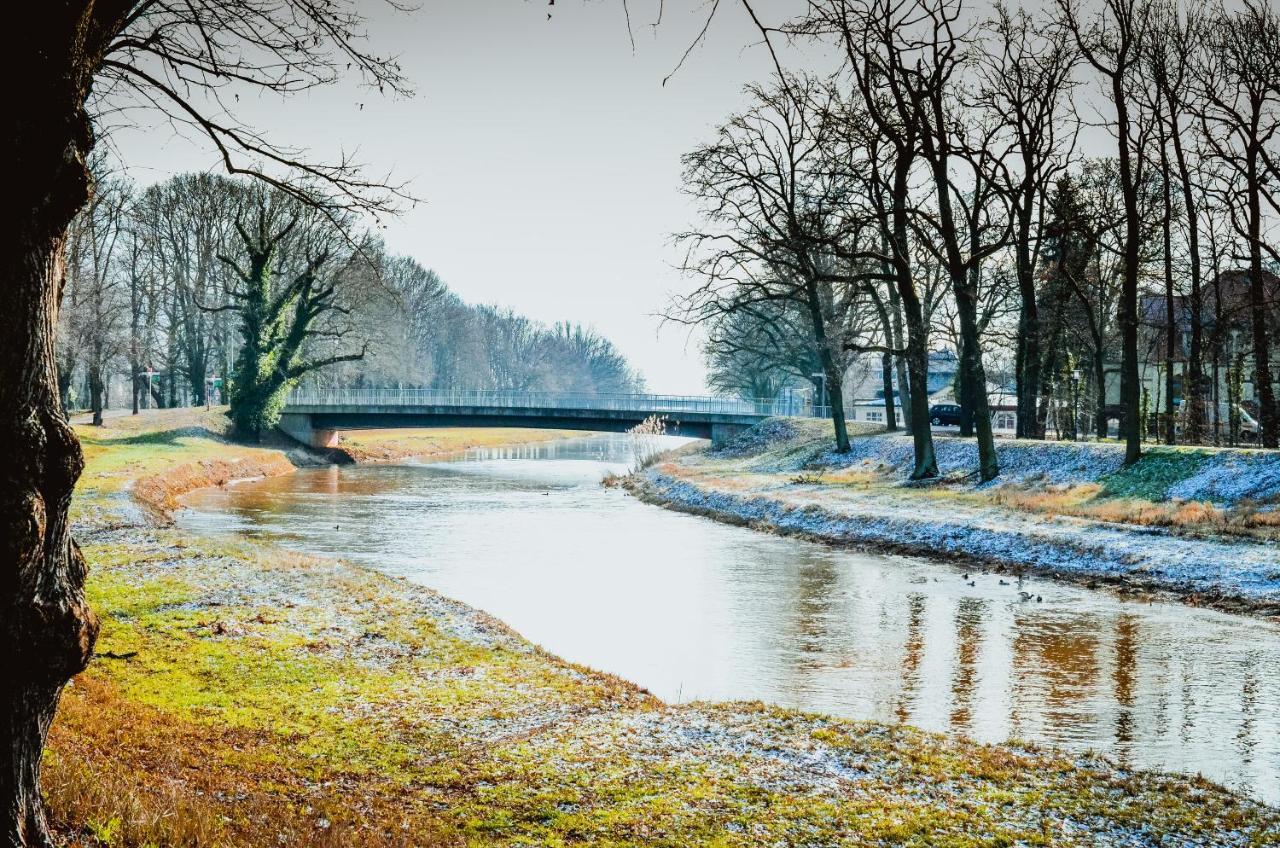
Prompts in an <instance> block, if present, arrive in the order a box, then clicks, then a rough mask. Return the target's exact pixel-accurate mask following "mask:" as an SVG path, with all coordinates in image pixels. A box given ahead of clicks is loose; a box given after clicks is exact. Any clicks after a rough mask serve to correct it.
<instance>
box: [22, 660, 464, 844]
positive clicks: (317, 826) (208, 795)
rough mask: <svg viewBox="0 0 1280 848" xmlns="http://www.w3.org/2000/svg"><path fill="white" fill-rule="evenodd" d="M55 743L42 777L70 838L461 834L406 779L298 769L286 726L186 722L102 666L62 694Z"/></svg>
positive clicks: (185, 840)
mask: <svg viewBox="0 0 1280 848" xmlns="http://www.w3.org/2000/svg"><path fill="white" fill-rule="evenodd" d="M49 748H50V752H49V754H48V755H47V756H46V758H45V763H44V769H43V772H44V773H43V781H42V784H43V786H44V790H45V795H46V798H47V801H48V809H49V810H50V811H51V813H52V814H54V816H55V818H54V820H53V821H52V822H51V823H52V824H53V826H54V827H55V829H56V830H57V831H58V832H59V833H61V834H62V835H63V836H64V838H65V839H66V844H67V845H69V846H85V847H86V848H89V846H95V847H96V846H100V845H110V846H113V848H116V847H117V846H119V847H120V848H143V846H182V848H187V847H188V846H190V848H197V846H198V847H199V848H204V846H209V848H240V847H241V846H261V845H278V846H286V848H287V847H288V846H298V847H299V848H301V847H302V846H307V848H312V846H314V848H336V846H354V845H360V846H369V847H370V848H403V846H410V845H413V846H445V845H456V844H458V840H457V839H456V838H452V839H451V838H446V837H445V836H443V835H442V833H443V830H442V827H441V824H440V823H439V822H438V821H437V820H436V819H435V817H434V816H433V815H432V811H431V810H430V809H426V808H424V806H423V804H422V801H421V795H418V796H417V797H414V795H413V794H412V793H411V792H410V791H409V790H407V789H406V787H402V786H396V785H394V784H392V783H390V782H389V781H388V782H380V781H377V780H371V779H370V778H369V777H368V776H362V777H361V778H360V779H359V780H348V779H343V778H341V777H339V778H338V779H337V780H318V781H315V782H312V781H309V780H306V779H300V777H299V775H300V774H303V775H305V771H300V770H299V769H298V768H297V767H296V763H295V764H292V767H291V766H290V764H289V763H288V761H289V760H290V759H291V757H290V755H289V753H288V745H287V741H286V740H282V739H281V738H280V737H279V736H278V735H277V734H273V733H270V732H265V731H254V730H245V729H240V728H227V727H217V726H211V725H203V724H196V723H193V722H190V721H185V720H183V719H181V718H178V717H175V716H173V715H171V714H167V713H165V712H162V711H160V710H156V709H153V708H150V707H147V706H144V705H139V704H138V703H136V702H132V701H130V700H127V699H124V698H121V697H119V695H118V693H117V692H116V691H115V689H114V687H113V686H112V685H111V684H110V683H109V682H107V681H105V680H103V679H101V678H100V677H99V675H98V674H96V673H95V672H94V671H90V672H87V673H86V674H84V675H81V676H80V677H79V678H77V679H76V682H75V685H74V686H73V687H71V688H70V689H69V690H68V691H67V694H66V695H65V696H64V698H63V702H62V706H61V708H60V710H59V712H58V718H57V721H56V723H55V725H54V728H53V732H52V734H51V736H50V746H49Z"/></svg>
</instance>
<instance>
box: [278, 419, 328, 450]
mask: <svg viewBox="0 0 1280 848" xmlns="http://www.w3.org/2000/svg"><path fill="white" fill-rule="evenodd" d="M276 426H277V427H279V428H280V430H281V431H282V432H283V433H284V434H285V435H286V436H289V437H290V438H292V439H295V440H297V441H299V442H302V443H303V444H304V445H308V446H310V447H313V448H336V447H337V446H338V431H337V430H332V429H328V428H319V429H317V428H316V427H314V426H313V425H312V422H311V416H310V415H309V414H307V413H304V412H286V413H283V414H282V415H281V416H280V423H279V424H277V425H276Z"/></svg>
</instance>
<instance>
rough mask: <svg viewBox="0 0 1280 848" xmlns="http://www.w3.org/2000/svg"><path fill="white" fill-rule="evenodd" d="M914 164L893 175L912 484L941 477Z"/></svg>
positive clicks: (904, 163)
mask: <svg viewBox="0 0 1280 848" xmlns="http://www.w3.org/2000/svg"><path fill="white" fill-rule="evenodd" d="M910 170H911V161H910V159H908V158H906V157H901V158H899V160H898V161H897V162H896V163H895V166H894V173H893V265H894V278H895V279H894V283H895V287H896V290H897V296H898V300H899V303H900V304H901V306H902V314H903V317H904V318H905V320H906V325H907V328H906V329H907V340H906V352H907V355H906V357H905V359H906V360H907V378H908V379H907V383H906V385H907V386H908V391H909V392H910V396H909V397H908V398H907V402H906V403H905V404H904V405H903V410H904V411H907V410H909V412H906V418H907V426H908V427H910V428H911V442H912V447H913V449H914V452H915V467H914V468H912V470H911V479H912V480H925V479H928V478H931V477H937V476H938V457H937V454H935V453H934V449H933V430H932V429H931V425H930V423H929V328H928V327H927V326H926V325H925V320H924V306H923V304H921V302H920V296H919V293H918V292H917V291H916V286H915V280H913V279H912V276H911V263H910V260H909V259H908V257H909V256H910V242H909V241H908V239H907V218H908V215H909V214H910V211H909V208H908V204H909V202H910V189H909V183H908V180H909V177H910Z"/></svg>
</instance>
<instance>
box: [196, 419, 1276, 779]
mask: <svg viewBox="0 0 1280 848" xmlns="http://www.w3.org/2000/svg"><path fill="white" fill-rule="evenodd" d="M630 450H631V443H630V441H629V439H628V438H627V437H624V436H591V437H585V438H581V439H573V440H567V441H562V442H552V443H545V444H541V445H531V446H526V447H518V448H510V449H492V450H481V451H472V452H468V453H467V454H465V455H460V456H458V457H453V458H449V459H447V460H444V461H430V462H404V463H401V464H394V465H390V464H387V465H382V464H379V465H361V466H345V467H328V468H319V469H304V470H301V471H299V472H298V473H296V474H291V475H288V476H284V477H277V478H272V479H268V480H259V481H251V482H245V483H240V484H236V485H233V486H230V487H227V488H225V489H212V490H206V491H202V492H198V493H195V494H193V495H192V496H190V497H189V498H188V499H187V506H188V507H190V508H189V509H187V510H184V511H183V512H182V513H181V514H180V516H179V522H180V523H181V524H182V525H183V526H185V527H188V528H191V529H192V530H195V531H199V532H202V533H228V532H231V533H242V534H246V535H249V536H254V537H260V538H267V539H270V540H273V541H275V542H277V543H280V544H282V545H284V546H287V547H290V548H295V549H298V550H303V551H308V552H312V553H317V554H325V555H334V556H342V557H344V558H347V559H349V560H352V561H356V562H360V563H363V564H366V565H368V566H371V567H373V568H376V569H378V570H380V571H383V572H386V573H388V574H392V575H397V576H402V577H405V578H407V579H409V580H411V581H414V582H416V583H420V584H422V585H424V586H429V587H431V588H432V589H436V590H438V591H440V592H442V593H443V594H445V595H448V596H451V597H454V598H457V599H459V600H462V601H464V602H466V603H468V604H471V605H473V606H476V607H479V608H481V609H484V610H486V611H488V612H490V613H492V614H493V615H495V616H497V617H498V618H500V619H502V620H503V621H505V622H507V623H508V624H510V625H511V626H512V627H514V628H515V629H516V630H517V631H519V632H520V633H521V634H523V635H524V636H525V637H527V638H529V639H530V640H532V641H534V642H536V643H538V644H540V645H542V646H544V647H545V648H547V649H548V650H549V651H551V652H553V653H555V654H557V655H559V656H562V657H564V658H566V659H569V660H572V661H574V662H579V663H584V664H586V665H589V666H593V667H595V668H599V669H602V670H605V671H609V672H612V673H614V674H617V675H620V676H622V677H625V678H627V679H629V680H632V681H634V682H636V683H639V684H640V685H642V686H644V687H646V688H647V689H649V690H650V691H651V692H653V693H654V694H655V695H657V696H659V697H661V698H663V699H665V700H667V701H672V702H678V701H688V700H699V699H703V700H728V699H746V700H762V701H767V702H772V703H776V704H781V705H784V706H788V707H798V708H801V709H805V710H814V711H820V712H826V713H834V714H837V715H841V716H848V717H852V718H857V719H873V720H877V721H900V722H907V723H910V724H913V725H916V726H919V727H923V728H926V729H929V730H936V731H942V732H947V733H961V734H965V735H968V736H970V737H973V738H975V739H979V740H982V741H1003V740H1006V739H1022V740H1028V741H1033V742H1039V743H1045V744H1049V745H1054V746H1058V747H1062V748H1065V749H1069V750H1074V751H1083V750H1093V751H1098V752H1101V753H1104V754H1107V755H1109V756H1111V757H1112V758H1114V759H1115V760H1116V761H1118V762H1120V763H1122V764H1125V765H1129V766H1133V767H1139V768H1157V769H1162V770H1173V771H1182V772H1187V773H1201V774H1203V775H1205V776H1206V777H1209V778H1211V779H1213V780H1215V781H1218V782H1220V783H1223V784H1226V785H1228V786H1231V787H1234V788H1238V789H1241V790H1243V791H1245V792H1248V793H1249V794H1251V795H1253V796H1255V797H1258V798H1261V799H1262V800H1264V801H1267V802H1269V803H1272V804H1276V803H1280V627H1277V626H1276V625H1274V624H1272V623H1268V622H1264V621H1260V620H1255V619H1250V618H1246V617H1239V616H1231V615H1226V614H1221V613H1216V612H1212V611H1208V610H1199V609H1193V608H1190V607H1186V606H1183V605H1179V604H1171V603H1149V602H1146V601H1133V600H1125V599H1122V598H1119V597H1116V596H1115V595H1112V594H1110V593H1107V592H1097V591H1089V590H1086V589H1079V588H1075V587H1072V586H1068V585H1064V584H1060V583H1056V582H1053V581H1049V580H1042V579H1031V578H1027V579H1023V580H1018V579H1016V578H1006V577H1003V576H1001V575H998V574H994V573H991V574H984V573H980V572H976V571H975V572H972V573H969V574H968V578H967V579H966V578H965V576H964V573H965V569H961V568H958V567H954V566H950V565H945V564H939V563H934V562H928V561H925V560H920V559H914V558H910V557H900V556H883V555H876V554H864V553H854V552H849V551H842V550H836V549H831V548H828V547H825V546H821V545H817V544H811V543H808V542H802V541H798V540H794V539H782V538H776V537H773V536H770V535H768V534H765V533H759V532H755V531H752V530H748V529H745V528H741V527H731V526H727V525H722V524H717V523H715V522H712V521H709V520H706V519H702V518H695V517H692V516H688V515H682V514H678V513H674V512H670V511H667V510H663V509H660V508H658V507H654V506H649V505H646V504H642V503H640V502H638V501H636V500H635V499H633V498H631V497H630V496H628V495H626V494H624V493H622V492H620V491H617V490H610V489H605V488H603V487H602V486H601V485H600V480H601V478H602V477H603V476H604V474H605V473H606V472H608V471H621V470H624V469H625V468H626V467H627V465H628V463H629V462H630ZM971 583H972V585H970V584H971Z"/></svg>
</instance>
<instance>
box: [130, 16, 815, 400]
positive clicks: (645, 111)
mask: <svg viewBox="0 0 1280 848" xmlns="http://www.w3.org/2000/svg"><path fill="white" fill-rule="evenodd" d="M361 2H362V4H363V3H364V0H361ZM658 5H659V2H658V0H631V2H630V6H631V12H632V32H633V34H634V36H635V41H636V49H635V52H634V53H633V52H632V49H631V45H630V43H629V41H628V34H627V27H626V23H625V20H624V17H623V6H622V3H621V1H620V0H594V2H584V0H560V2H559V3H557V4H556V5H555V6H554V7H552V8H550V9H549V7H548V6H547V4H546V3H545V2H544V0H530V2H522V0H424V2H423V4H422V8H421V9H419V10H418V11H416V12H413V13H409V14H400V13H395V12H392V11H391V10H390V9H388V8H387V7H386V5H385V4H383V3H381V2H376V1H374V0H371V1H370V2H368V3H367V7H368V10H369V17H370V35H371V46H372V47H373V48H374V50H375V52H379V53H397V54H399V56H400V60H401V63H402V65H403V68H404V71H405V72H406V74H407V76H408V77H409V78H410V79H411V80H412V82H413V84H414V85H415V87H416V89H417V91H416V96H415V97H413V98H412V99H384V98H381V97H380V96H379V95H378V94H376V93H370V92H366V91H363V90H360V89H357V88H355V87H354V86H346V85H343V86H339V87H333V88H328V89H324V90H319V91H316V92H313V93H311V94H308V95H303V96H299V97H295V98H292V99H290V100H288V101H286V102H281V101H279V100H275V99H271V100H261V101H251V100H249V99H248V98H247V97H244V96H242V99H241V112H240V114H241V116H242V117H243V118H244V119H246V120H248V121H250V122H252V123H254V124H255V125H256V126H257V127H259V128H261V129H263V130H266V131H267V132H269V133H270V134H271V136H272V138H273V140H276V141H282V142H285V143H288V144H294V145H298V146H303V147H307V148H309V149H310V150H311V151H312V152H313V154H314V155H316V156H319V157H323V156H324V155H325V154H326V153H332V152H334V151H338V150H347V151H352V150H356V151H357V153H358V156H357V158H358V159H360V160H361V161H362V162H365V163H368V164H369V165H370V171H371V172H373V173H382V172H385V171H388V170H390V171H392V172H393V173H394V175H395V177H396V178H397V179H400V180H408V181H410V190H411V191H412V192H413V194H414V195H416V196H418V197H421V198H423V199H424V201H425V202H424V203H422V204H420V205H418V206H417V207H416V208H413V209H406V210H405V211H404V213H403V215H402V216H401V217H399V218H398V219H397V220H393V221H390V222H388V226H387V228H386V230H385V233H384V235H385V237H386V239H387V242H388V245H389V247H390V248H391V249H392V250H394V251H396V252H398V253H406V254H410V255H412V256H414V257H415V258H417V259H418V260H419V261H420V262H421V263H422V264H423V265H426V266H428V267H431V268H434V269H436V271H437V272H439V274H440V275H441V277H442V278H443V279H444V280H445V281H446V282H447V283H448V284H449V286H450V287H452V288H453V290H454V291H456V292H457V293H458V294H459V295H461V296H462V297H463V298H465V299H467V300H469V301H473V302H483V303H498V304H502V305H504V306H510V307H512V308H514V309H516V310H517V311H519V312H522V313H524V314H526V315H529V316H530V317H532V318H535V319H538V320H541V321H546V322H552V321H556V320H562V319H567V320H570V321H577V322H581V323H584V324H589V325H591V326H594V327H595V328H596V329H598V330H599V331H600V332H602V333H603V334H605V335H606V336H608V337H609V338H611V339H613V340H614V341H615V342H616V343H617V344H618V345H619V346H620V347H621V348H622V350H623V352H624V353H625V354H626V355H627V357H628V358H629V359H630V361H631V363H632V365H633V366H635V367H637V368H639V369H640V370H641V371H642V372H643V373H644V374H645V376H646V378H647V380H648V385H649V390H650V391H654V392H673V393H701V392H704V391H705V384H704V377H705V374H704V369H703V365H702V357H701V354H700V352H699V350H698V337H697V336H694V337H692V338H690V336H689V331H688V330H687V329H685V328H681V327H676V326H668V327H666V328H664V329H662V330H661V332H660V331H659V319H658V318H657V317H656V316H655V313H657V312H660V311H661V310H662V309H663V308H664V307H665V306H666V305H667V303H668V302H669V296H670V294H671V293H672V292H675V291H679V290H683V289H687V288H688V287H689V286H690V285H692V283H691V281H688V280H686V279H685V278H683V277H682V276H681V275H680V273H679V272H678V271H676V270H675V268H674V266H675V264H676V263H677V262H678V259H679V254H678V250H677V248H675V247H674V246H673V245H672V244H671V242H670V236H671V234H672V233H674V232H677V231H679V230H681V229H684V228H687V227H688V226H689V225H690V224H691V223H692V222H693V220H694V209H693V207H692V205H691V204H690V203H689V201H688V200H687V198H685V197H684V196H683V195H682V193H681V191H680V156H681V154H682V153H684V152H686V151H688V150H689V149H691V148H692V147H694V146H695V145H697V144H698V143H700V142H702V141H706V140H709V139H710V138H711V134H712V130H713V128H714V126H715V125H716V123H717V122H719V121H721V120H722V119H723V118H725V117H726V116H727V115H729V114H730V113H731V112H733V111H734V110H736V109H739V108H741V107H742V106H743V104H744V98H743V96H742V93H741V89H742V86H743V85H744V84H745V83H748V82H752V81H756V80H762V79H764V78H766V77H767V76H768V74H769V73H770V71H771V69H772V64H771V61H770V59H769V56H768V54H767V52H766V51H765V50H764V48H763V47H762V46H759V45H758V44H757V43H756V42H758V40H759V39H758V36H757V34H756V33H755V30H754V29H753V28H752V26H751V23H750V21H749V20H748V19H747V18H746V16H745V13H744V12H743V11H742V9H741V7H740V5H739V4H736V3H724V4H723V6H724V8H723V9H722V10H721V13H720V15H719V17H718V19H717V21H716V23H715V25H714V26H713V27H712V28H711V31H710V34H709V37H708V39H707V41H706V43H705V44H704V45H703V46H702V47H701V48H700V49H698V50H696V51H695V52H694V54H693V55H692V56H691V57H690V59H689V61H688V62H687V63H686V64H685V66H684V67H683V69H681V71H680V72H679V73H678V74H676V76H675V77H674V78H673V79H671V80H670V81H669V82H668V83H667V84H666V86H665V87H663V85H662V80H663V77H664V76H666V75H667V74H668V73H669V72H670V71H671V70H672V69H673V68H674V67H675V66H676V64H677V62H678V60H679V57H680V54H681V53H683V52H684V50H685V49H686V48H687V47H688V46H689V44H690V43H691V42H692V40H693V38H694V37H695V35H696V33H697V31H698V29H699V28H700V26H701V22H702V19H703V16H704V15H705V8H704V7H703V6H702V4H701V3H700V2H672V0H667V3H666V7H667V8H666V10H665V13H664V20H663V22H662V25H661V26H660V27H659V28H658V29H657V30H656V31H655V30H654V29H653V28H652V27H650V24H651V23H652V22H653V19H654V15H655V14H656V12H657V9H658ZM790 5H792V4H791V3H790V2H788V0H782V2H779V1H778V0H774V2H772V3H770V2H764V3H762V4H760V6H761V10H762V11H763V12H768V11H769V10H770V9H773V10H776V9H777V8H778V7H779V6H790ZM548 11H552V12H553V16H552V18H551V20H547V12H548ZM753 45H754V46H753ZM360 104H363V108H361V106H360ZM140 117H141V116H139V118H140ZM114 141H115V145H116V147H117V149H118V150H119V151H120V153H121V154H122V157H123V158H124V159H125V161H126V164H127V166H128V168H129V171H130V173H131V175H132V176H133V177H134V178H135V179H137V180H138V181H139V182H143V183H146V182H151V181H154V180H157V179H162V178H164V177H166V176H168V175H170V174H172V173H176V172H179V171H184V170H201V169H212V168H215V167H216V160H215V158H214V157H213V156H212V155H211V154H210V153H209V152H208V149H207V147H206V146H204V145H202V144H199V143H198V139H195V140H194V143H193V141H192V140H188V139H186V138H183V137H182V136H179V135H176V134H175V133H174V131H173V130H172V128H170V127H169V126H168V125H167V124H166V125H151V126H140V127H138V128H137V129H136V130H122V131H118V132H117V133H116V134H115V136H114Z"/></svg>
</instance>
